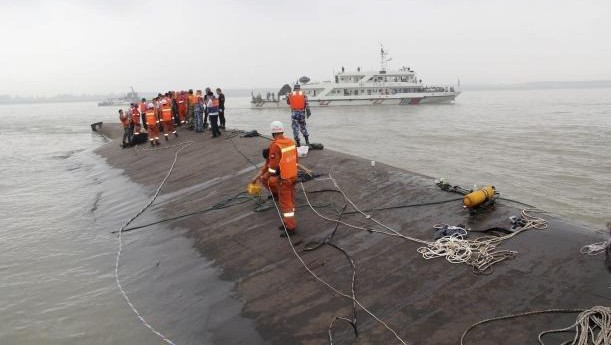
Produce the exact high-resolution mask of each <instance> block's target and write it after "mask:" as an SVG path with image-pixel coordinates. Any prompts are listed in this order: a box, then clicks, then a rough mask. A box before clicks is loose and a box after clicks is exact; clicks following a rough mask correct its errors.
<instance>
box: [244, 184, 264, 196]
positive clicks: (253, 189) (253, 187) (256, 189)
mask: <svg viewBox="0 0 611 345" xmlns="http://www.w3.org/2000/svg"><path fill="white" fill-rule="evenodd" d="M246 191H247V192H248V194H250V195H252V196H260V195H261V186H259V185H258V184H257V183H249V184H248V186H247V187H246Z"/></svg>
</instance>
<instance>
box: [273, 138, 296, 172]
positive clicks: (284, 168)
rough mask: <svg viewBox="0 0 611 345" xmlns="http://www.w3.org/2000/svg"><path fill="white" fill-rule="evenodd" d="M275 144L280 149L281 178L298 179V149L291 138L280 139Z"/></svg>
mask: <svg viewBox="0 0 611 345" xmlns="http://www.w3.org/2000/svg"><path fill="white" fill-rule="evenodd" d="M274 144H276V145H278V147H280V151H281V152H282V153H281V155H280V177H281V178H282V179H285V180H288V179H295V178H297V147H296V146H295V142H294V141H293V140H291V139H289V138H278V139H276V140H274Z"/></svg>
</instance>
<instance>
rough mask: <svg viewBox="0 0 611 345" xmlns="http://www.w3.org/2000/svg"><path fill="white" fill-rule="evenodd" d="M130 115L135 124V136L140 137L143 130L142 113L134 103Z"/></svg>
mask: <svg viewBox="0 0 611 345" xmlns="http://www.w3.org/2000/svg"><path fill="white" fill-rule="evenodd" d="M130 115H131V117H132V122H133V124H134V135H140V131H141V130H142V125H141V124H140V111H138V106H137V105H136V104H134V103H132V107H131V109H130Z"/></svg>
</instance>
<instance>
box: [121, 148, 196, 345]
mask: <svg viewBox="0 0 611 345" xmlns="http://www.w3.org/2000/svg"><path fill="white" fill-rule="evenodd" d="M191 144H193V141H185V142H182V143H180V144H177V145H176V146H180V148H179V149H178V150H177V151H176V153H175V154H174V161H172V164H171V165H170V169H169V170H168V173H167V174H166V175H165V177H164V178H163V180H162V181H161V183H160V184H159V187H157V190H156V191H155V194H153V197H152V198H151V200H149V202H148V203H147V204H146V205H145V206H144V207H143V208H141V209H140V211H138V212H137V213H136V214H135V215H134V216H133V217H131V218H130V219H129V220H128V221H127V222H125V224H123V226H121V228H120V229H119V231H118V233H119V236H118V242H119V248H118V250H117V257H116V260H115V282H116V285H117V288H118V289H119V292H120V293H121V296H123V299H124V300H125V302H127V304H128V305H129V307H130V308H131V310H132V311H133V312H134V314H136V316H137V317H138V319H139V320H140V322H142V324H143V325H144V326H145V327H146V328H148V329H149V330H150V331H151V332H153V333H154V334H155V335H157V336H158V337H159V338H161V340H163V341H164V342H166V343H168V344H172V345H175V344H174V342H173V341H172V340H170V339H169V338H168V337H166V336H165V335H163V334H162V333H161V332H159V331H158V330H157V329H155V327H153V326H152V325H151V324H150V323H148V322H147V321H146V320H145V319H144V317H143V316H142V314H141V313H140V312H139V311H138V309H137V308H136V306H135V305H134V304H133V303H132V301H131V300H130V299H129V296H128V295H127V293H126V292H125V289H124V288H123V285H122V284H121V279H120V277H119V261H120V260H121V252H122V250H123V238H122V236H121V235H122V234H123V230H125V228H127V226H128V225H129V224H131V222H133V221H134V220H135V219H136V218H138V217H139V216H140V215H141V214H142V213H143V212H144V211H146V209H148V208H149V207H150V206H151V205H152V204H153V202H155V199H157V196H158V195H159V193H160V192H161V189H162V188H163V186H164V185H165V183H166V181H167V180H168V178H169V177H170V174H172V171H173V170H174V166H175V165H176V160H177V159H178V154H179V153H180V151H182V150H183V149H185V148H186V147H188V146H190V145H191ZM168 148H169V147H168ZM150 151H153V150H150Z"/></svg>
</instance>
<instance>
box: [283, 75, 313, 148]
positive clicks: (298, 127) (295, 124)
mask: <svg viewBox="0 0 611 345" xmlns="http://www.w3.org/2000/svg"><path fill="white" fill-rule="evenodd" d="M286 103H287V104H288V105H290V106H291V127H292V129H293V138H295V143H297V146H301V142H300V140H299V132H300V131H301V134H303V138H304V139H305V143H306V145H310V138H309V133H308V129H307V128H306V116H307V117H308V118H309V117H310V107H309V105H308V98H307V96H306V95H305V94H304V93H303V91H301V86H300V85H299V84H295V86H294V87H293V92H291V93H289V94H288V97H287V98H286Z"/></svg>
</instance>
